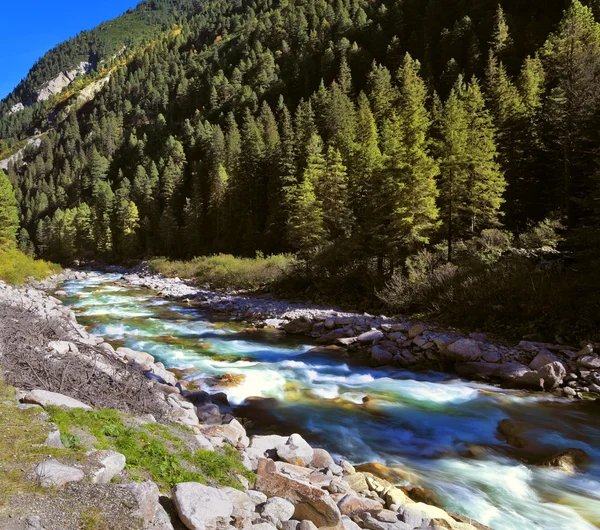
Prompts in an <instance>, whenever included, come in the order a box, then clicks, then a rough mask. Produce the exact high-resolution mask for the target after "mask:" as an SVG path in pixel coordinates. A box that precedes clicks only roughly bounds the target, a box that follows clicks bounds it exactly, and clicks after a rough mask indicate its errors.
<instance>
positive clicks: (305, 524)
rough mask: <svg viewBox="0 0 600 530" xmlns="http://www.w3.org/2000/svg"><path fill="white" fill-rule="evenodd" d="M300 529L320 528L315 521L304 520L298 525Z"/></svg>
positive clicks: (312, 529) (315, 529) (311, 529)
mask: <svg viewBox="0 0 600 530" xmlns="http://www.w3.org/2000/svg"><path fill="white" fill-rule="evenodd" d="M298 530H318V529H317V527H316V526H315V523H313V522H312V521H307V520H304V521H302V522H301V523H300V524H299V525H298Z"/></svg>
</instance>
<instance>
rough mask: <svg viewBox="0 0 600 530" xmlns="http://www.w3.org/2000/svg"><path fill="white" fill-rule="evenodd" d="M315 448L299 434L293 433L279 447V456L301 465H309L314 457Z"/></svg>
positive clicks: (286, 460)
mask: <svg viewBox="0 0 600 530" xmlns="http://www.w3.org/2000/svg"><path fill="white" fill-rule="evenodd" d="M313 454H314V452H313V448H312V447H311V446H310V445H309V444H308V442H307V441H306V440H304V438H302V436H300V435H299V434H292V435H291V436H290V437H289V438H288V440H287V442H286V443H285V444H283V445H279V446H278V447H277V456H279V458H281V460H284V461H285V462H289V463H290V464H296V465H299V466H308V465H310V463H311V462H312V459H313Z"/></svg>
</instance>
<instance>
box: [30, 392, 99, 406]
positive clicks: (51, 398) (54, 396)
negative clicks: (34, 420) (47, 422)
mask: <svg viewBox="0 0 600 530" xmlns="http://www.w3.org/2000/svg"><path fill="white" fill-rule="evenodd" d="M23 403H34V404H36V405H41V406H42V407H47V406H49V405H53V406H55V407H62V408H65V409H85V410H91V409H92V407H90V406H89V405H86V404H85V403H82V402H81V401H78V400H76V399H73V398H72V397H69V396H65V395H63V394H58V393H56V392H48V391H47V390H32V391H31V392H28V393H27V394H26V395H25V397H24V398H23Z"/></svg>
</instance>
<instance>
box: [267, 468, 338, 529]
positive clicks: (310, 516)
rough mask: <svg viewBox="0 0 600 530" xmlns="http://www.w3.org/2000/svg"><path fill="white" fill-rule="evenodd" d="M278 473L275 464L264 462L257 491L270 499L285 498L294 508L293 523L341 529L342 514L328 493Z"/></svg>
mask: <svg viewBox="0 0 600 530" xmlns="http://www.w3.org/2000/svg"><path fill="white" fill-rule="evenodd" d="M276 469H277V468H276V466H275V462H273V461H272V460H268V459H261V461H260V462H259V466H258V478H257V480H256V489H258V490H259V491H262V492H263V493H265V494H266V495H267V496H269V497H282V498H284V499H286V500H288V501H290V502H291V503H292V504H294V506H295V512H294V519H298V520H300V521H302V520H305V519H306V520H309V521H312V522H313V523H314V524H315V525H316V526H317V527H318V528H320V529H323V528H328V529H333V528H335V529H338V528H339V527H340V525H341V514H340V510H339V509H338V507H337V505H336V504H335V502H334V501H333V499H332V498H331V497H330V495H329V493H327V492H326V491H324V490H322V489H321V488H317V487H315V486H313V485H311V484H309V483H308V482H304V481H301V480H298V479H294V478H291V477H288V476H285V475H283V474H282V473H279V472H277V471H276Z"/></svg>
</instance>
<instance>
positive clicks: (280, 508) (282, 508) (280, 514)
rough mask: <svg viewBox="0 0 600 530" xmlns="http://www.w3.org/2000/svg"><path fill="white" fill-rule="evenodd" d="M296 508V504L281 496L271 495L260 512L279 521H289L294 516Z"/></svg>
mask: <svg viewBox="0 0 600 530" xmlns="http://www.w3.org/2000/svg"><path fill="white" fill-rule="evenodd" d="M295 510H296V509H295V508H294V505H293V504H292V503H291V502H290V501H286V500H285V499H282V498H281V497H271V498H270V499H269V500H268V501H267V502H266V503H265V504H264V505H263V506H261V507H260V509H259V513H260V514H261V515H262V516H263V517H273V518H274V519H275V520H277V521H289V520H290V519H291V518H292V517H293V515H294V511H295Z"/></svg>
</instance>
